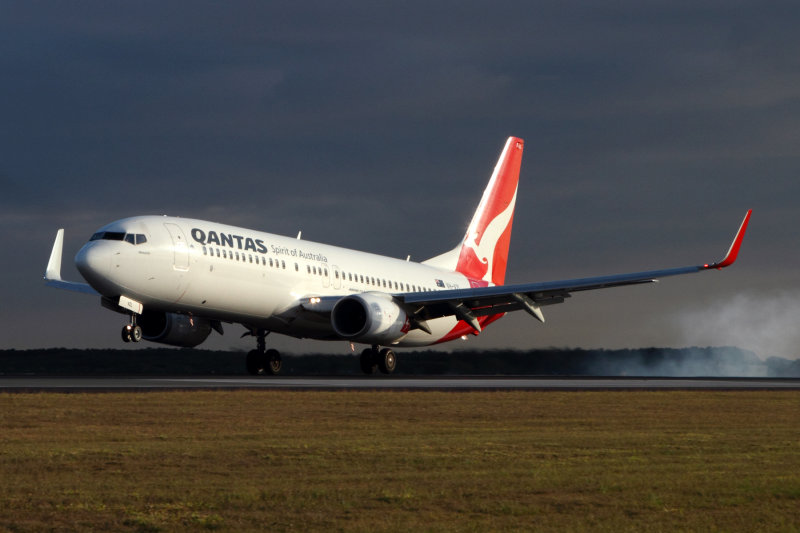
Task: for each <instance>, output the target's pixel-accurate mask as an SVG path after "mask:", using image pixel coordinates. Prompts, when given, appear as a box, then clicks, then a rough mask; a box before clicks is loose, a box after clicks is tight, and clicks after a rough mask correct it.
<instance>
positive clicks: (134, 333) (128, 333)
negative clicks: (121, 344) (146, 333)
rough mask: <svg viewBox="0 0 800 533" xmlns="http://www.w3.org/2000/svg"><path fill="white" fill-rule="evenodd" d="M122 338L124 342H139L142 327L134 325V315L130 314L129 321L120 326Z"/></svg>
mask: <svg viewBox="0 0 800 533" xmlns="http://www.w3.org/2000/svg"><path fill="white" fill-rule="evenodd" d="M122 340H123V341H125V342H139V341H140V340H142V328H141V326H137V325H136V315H131V320H130V323H128V324H126V325H125V326H124V327H123V328H122Z"/></svg>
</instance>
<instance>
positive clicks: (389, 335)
mask: <svg viewBox="0 0 800 533" xmlns="http://www.w3.org/2000/svg"><path fill="white" fill-rule="evenodd" d="M408 325H409V320H408V315H407V314H406V312H405V311H404V310H403V309H402V308H401V307H400V306H399V305H397V303H396V302H395V301H394V300H393V299H392V297H391V296H390V295H388V294H383V293H374V292H365V293H362V294H354V295H352V296H345V297H344V298H342V299H341V300H339V301H338V302H336V305H334V306H333V310H332V311H331V326H332V327H333V330H334V331H335V332H336V334H337V335H339V336H340V337H342V338H345V339H349V340H352V341H356V342H364V343H368V344H382V345H384V346H385V345H387V344H392V343H394V342H396V341H398V340H399V339H401V338H403V337H405V335H406V334H407V333H408Z"/></svg>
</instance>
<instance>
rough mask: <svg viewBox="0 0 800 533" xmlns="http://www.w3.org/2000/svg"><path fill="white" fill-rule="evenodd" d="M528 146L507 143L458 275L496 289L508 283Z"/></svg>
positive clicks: (467, 238) (466, 244) (470, 232)
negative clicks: (524, 151) (510, 249)
mask: <svg viewBox="0 0 800 533" xmlns="http://www.w3.org/2000/svg"><path fill="white" fill-rule="evenodd" d="M524 144H525V142H524V141H523V140H522V139H519V138H517V137H509V138H508V140H507V141H506V146H505V148H503V152H502V153H501V154H500V159H499V160H498V161H497V166H495V167H494V173H493V174H492V179H491V180H489V185H488V186H487V187H486V190H485V191H484V192H483V197H482V198H481V203H480V204H479V205H478V209H477V210H476V211H475V214H474V215H473V217H472V222H470V224H469V228H468V229H467V234H466V235H465V236H464V240H463V241H462V243H461V252H460V253H459V256H458V264H457V266H456V271H458V272H461V273H462V274H464V275H465V276H467V277H468V278H470V279H472V280H475V281H478V280H482V281H485V282H488V283H493V284H495V285H502V284H503V283H504V281H505V278H506V265H507V264H508V245H509V243H510V241H511V224H512V222H513V219H514V204H515V202H516V200H517V183H518V181H519V169H520V165H521V164H522V149H523V147H524Z"/></svg>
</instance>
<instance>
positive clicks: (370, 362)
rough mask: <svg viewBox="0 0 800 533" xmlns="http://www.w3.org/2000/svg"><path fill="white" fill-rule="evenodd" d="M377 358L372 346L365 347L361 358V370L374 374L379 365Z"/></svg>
mask: <svg viewBox="0 0 800 533" xmlns="http://www.w3.org/2000/svg"><path fill="white" fill-rule="evenodd" d="M375 359H376V358H375V350H373V349H372V348H365V349H364V351H363V352H361V359H360V360H359V362H360V363H361V371H362V372H364V373H365V374H367V375H368V376H369V375H372V374H374V373H375V368H377V366H378V363H377V362H376V361H375Z"/></svg>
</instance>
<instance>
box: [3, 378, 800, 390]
mask: <svg viewBox="0 0 800 533" xmlns="http://www.w3.org/2000/svg"><path fill="white" fill-rule="evenodd" d="M236 389H250V390H253V389H264V390H270V389H271V390H399V391H402V390H421V391H424V390H431V391H433V390H436V391H476V390H576V391H579V390H779V389H783V390H800V379H771V378H688V379H687V378H562V377H555V378H554V377H430V378H428V377H426V378H414V377H400V378H386V377H367V376H364V377H361V376H359V377H309V378H297V377H240V376H229V377H44V376H38V377H35V376H20V377H8V376H2V377H0V392H43V391H56V392H123V391H163V390H236Z"/></svg>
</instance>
